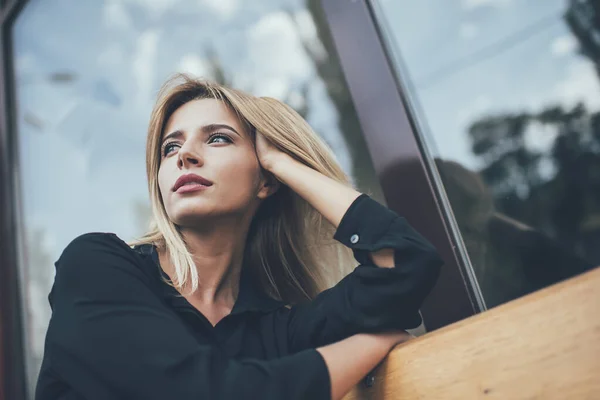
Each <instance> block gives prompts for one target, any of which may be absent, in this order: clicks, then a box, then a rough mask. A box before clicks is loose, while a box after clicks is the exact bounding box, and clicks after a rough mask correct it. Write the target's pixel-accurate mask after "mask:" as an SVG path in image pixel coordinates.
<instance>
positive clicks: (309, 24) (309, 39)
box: [294, 9, 327, 60]
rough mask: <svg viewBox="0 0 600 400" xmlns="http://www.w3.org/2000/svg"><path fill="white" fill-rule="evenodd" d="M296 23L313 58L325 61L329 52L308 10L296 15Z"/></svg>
mask: <svg viewBox="0 0 600 400" xmlns="http://www.w3.org/2000/svg"><path fill="white" fill-rule="evenodd" d="M294 21H296V25H297V27H298V34H299V35H300V37H301V38H302V40H303V41H304V42H305V43H306V44H307V45H308V47H309V49H310V51H311V53H312V56H313V57H316V58H317V60H324V59H325V58H326V57H327V51H326V50H325V47H324V46H323V44H322V43H321V39H319V37H318V35H317V27H316V26H315V21H314V19H313V16H312V14H311V13H310V12H309V11H308V10H307V9H302V10H300V11H298V12H296V13H295V14H294Z"/></svg>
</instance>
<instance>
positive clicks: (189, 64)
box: [177, 53, 211, 79]
mask: <svg viewBox="0 0 600 400" xmlns="http://www.w3.org/2000/svg"><path fill="white" fill-rule="evenodd" d="M177 71H178V72H184V73H189V74H192V75H195V76H196V77H199V78H206V79H210V78H211V69H210V66H209V65H208V63H207V62H206V61H204V60H203V59H202V58H200V57H199V56H198V55H196V54H194V53H188V54H186V55H184V56H183V57H181V60H179V64H178V66H177Z"/></svg>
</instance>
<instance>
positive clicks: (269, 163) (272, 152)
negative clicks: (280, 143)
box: [256, 132, 289, 172]
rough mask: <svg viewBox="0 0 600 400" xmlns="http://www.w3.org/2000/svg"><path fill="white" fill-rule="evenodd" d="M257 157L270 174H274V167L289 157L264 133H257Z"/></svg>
mask: <svg viewBox="0 0 600 400" xmlns="http://www.w3.org/2000/svg"><path fill="white" fill-rule="evenodd" d="M256 155H257V157H258V162H260V165H261V166H262V167H263V168H264V169H266V170H267V171H269V172H273V167H274V165H275V164H276V163H277V162H278V161H279V160H282V159H284V158H286V157H288V158H289V155H287V154H286V153H284V152H283V151H281V150H279V149H278V148H277V147H275V145H274V144H273V143H271V142H270V141H269V140H268V139H267V138H266V137H264V136H263V134H262V133H260V132H256Z"/></svg>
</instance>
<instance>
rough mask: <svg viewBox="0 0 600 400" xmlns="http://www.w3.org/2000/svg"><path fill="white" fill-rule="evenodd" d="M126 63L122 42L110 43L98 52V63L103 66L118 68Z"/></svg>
mask: <svg viewBox="0 0 600 400" xmlns="http://www.w3.org/2000/svg"><path fill="white" fill-rule="evenodd" d="M123 64H125V50H124V49H123V45H122V44H121V43H109V44H108V45H106V47H104V49H103V50H102V51H101V52H100V53H99V54H98V65H99V66H101V67H103V68H118V67H120V66H122V65H123Z"/></svg>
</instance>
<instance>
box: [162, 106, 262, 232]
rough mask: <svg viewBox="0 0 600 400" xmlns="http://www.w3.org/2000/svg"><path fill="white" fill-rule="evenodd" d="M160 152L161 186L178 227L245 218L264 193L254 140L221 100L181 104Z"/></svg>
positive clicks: (170, 215) (172, 217) (168, 208)
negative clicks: (230, 217)
mask: <svg viewBox="0 0 600 400" xmlns="http://www.w3.org/2000/svg"><path fill="white" fill-rule="evenodd" d="M160 152H161V163H160V168H159V171H158V185H159V187H160V191H161V195H162V199H163V203H164V205H165V209H166V212H167V215H168V216H169V219H170V220H171V221H173V222H174V223H175V224H176V225H178V226H180V227H193V226H195V225H196V226H197V225H198V224H200V223H202V222H206V221H207V220H210V219H213V218H222V217H227V216H236V217H242V216H247V215H248V213H249V212H253V210H254V209H255V207H257V206H258V203H259V201H260V199H262V198H264V197H266V192H265V190H266V189H265V188H264V178H263V175H262V173H261V167H260V164H259V162H258V159H257V156H256V151H255V149H254V142H253V139H252V137H251V136H250V134H249V132H247V131H246V129H244V126H243V125H242V124H241V122H240V121H239V120H238V118H237V117H236V116H235V114H234V113H233V112H232V111H231V110H230V109H229V108H228V107H227V106H226V105H225V104H224V103H222V102H221V101H218V100H215V99H202V100H193V101H190V102H188V103H186V104H184V105H183V106H181V107H180V108H178V109H177V110H176V111H175V112H174V113H173V114H172V115H171V117H170V118H169V120H168V121H167V124H166V127H165V131H164V133H163V137H162V142H161V148H160Z"/></svg>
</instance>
